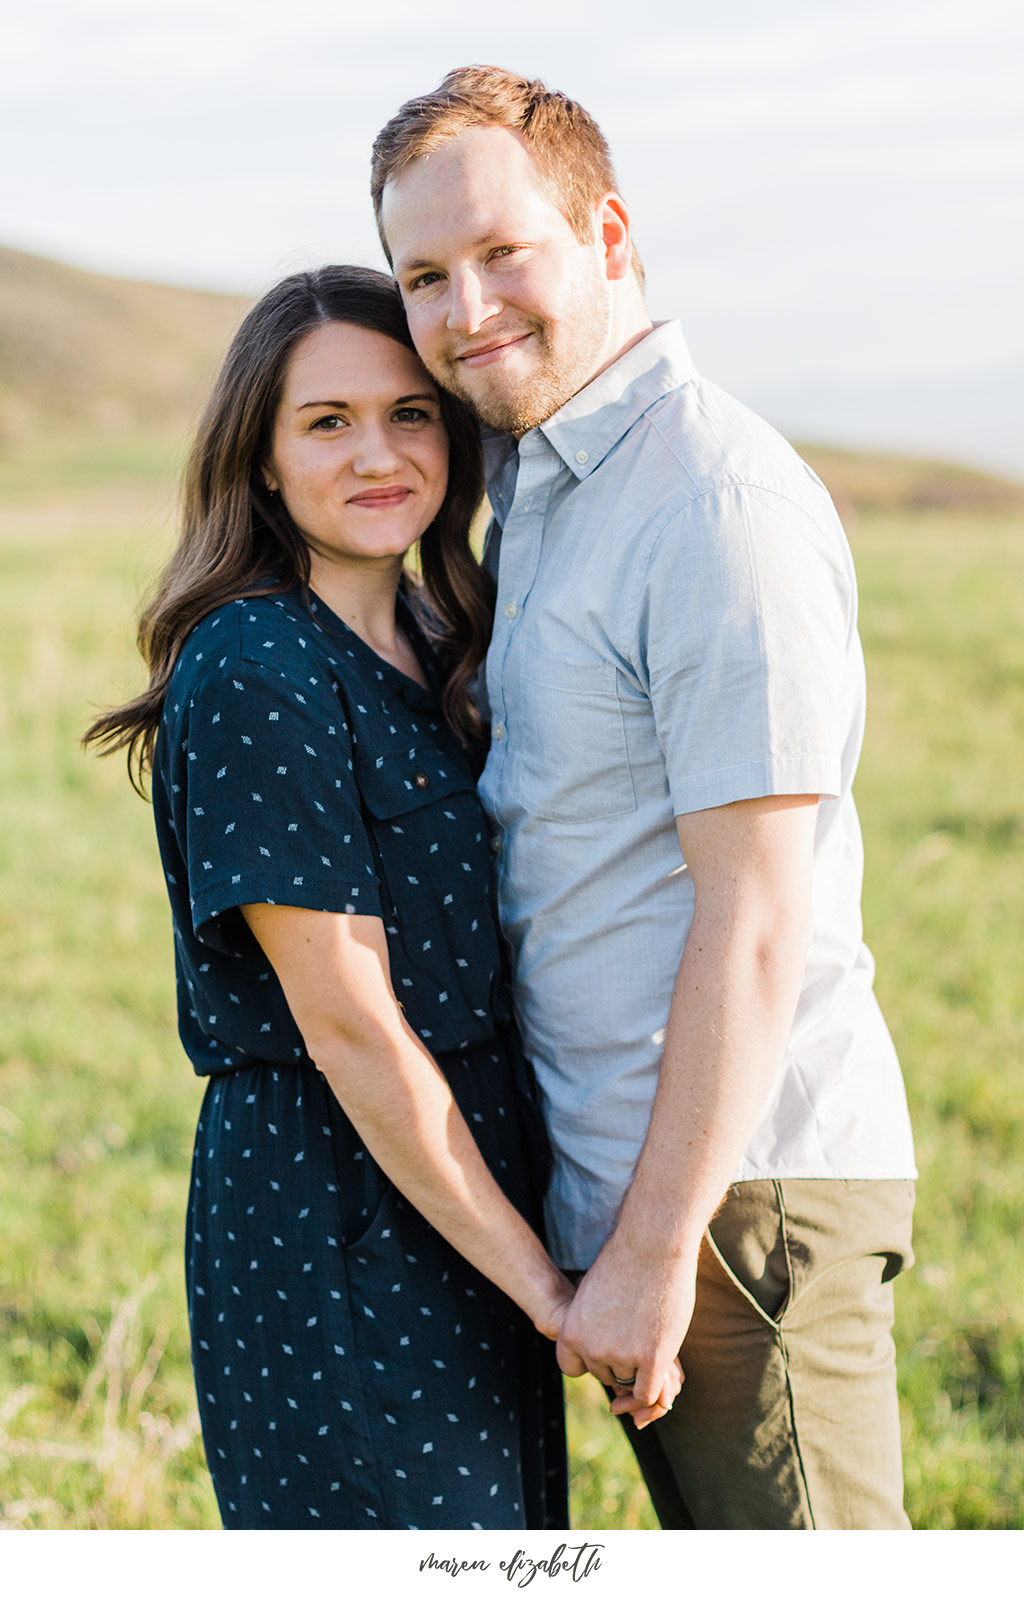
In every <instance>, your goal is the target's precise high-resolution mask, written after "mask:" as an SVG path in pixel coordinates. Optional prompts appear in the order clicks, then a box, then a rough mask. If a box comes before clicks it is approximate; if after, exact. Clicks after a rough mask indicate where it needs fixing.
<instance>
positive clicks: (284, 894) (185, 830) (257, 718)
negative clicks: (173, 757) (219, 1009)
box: [175, 661, 380, 950]
mask: <svg viewBox="0 0 1024 1600" xmlns="http://www.w3.org/2000/svg"><path fill="white" fill-rule="evenodd" d="M182 737H183V742H182V747H181V752H180V754H181V757H182V761H181V765H180V766H179V772H180V774H181V779H182V781H181V782H179V785H178V793H177V794H176V796H175V802H176V803H175V831H176V833H177V834H178V841H179V847H180V849H181V853H182V855H183V856H184V858H185V861H186V863H187V867H188V878H189V888H190V898H191V907H192V923H193V928H194V931H195V933H196V937H197V938H199V939H200V940H201V941H203V942H204V943H207V944H211V945H213V946H214V947H215V948H221V949H224V948H227V949H229V950H230V949H231V948H232V947H233V942H234V941H233V940H232V938H231V934H230V921H226V920H225V918H224V913H226V912H228V911H230V910H231V909H233V908H235V907H238V906H241V905H248V904H270V905H292V906H302V907H305V908H307V909H309V910H314V911H334V912H350V913H352V912H357V913H360V914H362V915H366V916H379V915H380V899H379V895H378V891H377V879H376V875H375V871H374V863H373V856H372V854H371V849H370V844H369V841H368V838H367V834H366V829H365V826H364V823H363V818H362V811H361V807H360V803H359V793H358V790H357V788H356V784H355V780H354V777H353V772H352V749H351V736H350V732H349V729H348V726H347V724H346V721H345V711H344V706H343V703H342V701H341V700H340V699H339V697H338V695H337V692H336V690H335V689H334V687H333V685H332V684H330V683H329V682H328V681H326V680H325V679H323V678H321V680H320V682H319V683H318V684H317V685H316V686H315V688H314V687H311V686H310V685H308V684H302V686H301V687H300V686H299V684H298V683H296V682H295V681H294V680H293V679H292V678H289V677H288V676H286V675H283V674H280V673H278V672H276V671H273V670H271V669H270V668H265V667H262V666H257V665H254V664H252V663H248V662H244V661H235V662H229V663H227V664H226V665H224V666H223V667H222V668H220V669H217V670H215V671H211V672H210V673H207V674H205V675H204V676H203V678H202V679H201V680H200V682H199V683H198V684H197V686H196V687H195V690H194V692H193V695H192V697H191V700H190V703H189V707H188V713H187V716H186V718H185V719H184V721H183V736H182Z"/></svg>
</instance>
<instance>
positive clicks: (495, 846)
mask: <svg viewBox="0 0 1024 1600" xmlns="http://www.w3.org/2000/svg"><path fill="white" fill-rule="evenodd" d="M491 849H492V850H493V851H494V854H495V855H500V854H501V834H500V833H496V834H494V836H493V837H492V839H491Z"/></svg>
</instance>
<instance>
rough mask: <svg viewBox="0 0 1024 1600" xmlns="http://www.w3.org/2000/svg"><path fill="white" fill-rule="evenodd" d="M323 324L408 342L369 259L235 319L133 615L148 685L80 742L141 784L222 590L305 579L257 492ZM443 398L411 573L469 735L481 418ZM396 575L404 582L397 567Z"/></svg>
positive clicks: (487, 587)
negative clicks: (288, 381)
mask: <svg viewBox="0 0 1024 1600" xmlns="http://www.w3.org/2000/svg"><path fill="white" fill-rule="evenodd" d="M325 322H345V323H351V324H352V325H354V326H355V327H359V328H366V329H369V330H370V331H371V332H373V333H381V334H383V335H384V336H385V337H386V338H388V339H394V340H395V341H396V342H397V343H398V344H402V345H405V346H406V347H407V348H408V349H410V350H411V349H412V348H413V344H412V340H411V338H410V337H409V331H408V328H407V327H406V322H405V313H404V311H403V310H402V302H401V297H400V295H399V293H398V289H397V288H396V286H395V284H394V282H393V280H392V279H391V278H388V277H386V276H385V274H384V273H382V272H374V271H372V270H371V269H370V268H368V267H338V266H334V267H321V268H319V269H318V270H317V271H315V272H299V273H296V274H295V275H294V276H292V277H290V278H285V279H284V280H283V281H282V282H281V283H279V284H277V285H275V287H274V288H273V289H271V290H269V291H268V293H267V294H265V295H264V296H263V298H262V299H261V300H260V301H258V302H257V304H256V305H255V306H253V308H252V310H251V311H250V312H249V313H248V315H247V316H246V317H245V320H244V321H243V322H242V325H241V327H240V328H239V330H238V332H237V333H236V335H235V337H234V340H233V341H232V344H231V348H230V349H229V350H228V353H227V356H226V357H225V360H224V365H223V367H222V368H221V371H220V375H219V377H218V378H217V381H216V383H215V385H214V389H213V393H212V395H211V396H210V400H209V403H208V404H207V407H206V411H205V413H204V415H203V418H202V420H201V422H200V424H199V427H198V430H197V433H196V438H195V442H194V444H193V446H192V450H191V453H190V455H189V459H188V465H187V467H186V469H185V479H184V504H183V510H182V532H181V538H180V539H179V541H178V545H177V548H176V549H175V551H174V554H173V555H172V556H171V559H170V561H169V562H168V563H167V566H166V567H165V569H164V571H163V573H162V575H161V577H160V579H159V582H158V584H157V588H156V592H155V594H154V595H153V598H152V599H151V600H150V601H149V602H148V604H147V605H146V607H145V609H144V610H143V611H142V613H141V615H140V617H139V630H138V643H139V650H140V651H141V653H142V656H143V659H144V660H145V662H146V665H147V666H148V668H149V674H150V677H149V685H148V687H147V688H146V689H145V690H144V691H143V693H142V694H140V695H137V696H136V698H135V699H134V700H129V701H128V703H127V704H126V705H123V706H119V707H118V708H117V709H116V710H113V711H107V712H105V713H104V714H103V715H102V716H100V717H97V718H96V720H95V722H93V723H92V725H91V726H90V728H89V729H88V731H87V732H86V734H85V737H84V739H83V743H84V744H86V745H89V744H93V745H96V746H98V748H99V750H100V752H101V753H102V754H104V755H109V754H112V753H113V752H114V751H115V750H126V751H127V757H128V771H129V774H130V776H131V779H132V782H133V784H134V785H135V787H136V788H137V789H139V790H140V791H141V789H142V782H143V779H144V778H145V776H146V774H147V773H149V772H150V770H151V769H152V763H153V749H154V746H155V744H156V735H157V729H158V727H159V723H160V717H161V713H162V710H163V704H164V698H165V696H166V694H167V686H168V684H169V682H170V678H171V673H172V672H173V671H174V666H175V663H176V661H177V659H178V656H179V654H180V652H181V647H182V645H183V644H184V642H185V640H186V638H187V637H188V635H189V633H191V631H192V629H193V628H194V627H195V626H196V624H197V623H198V622H200V621H201V620H202V619H203V617H205V616H207V615H208V613H209V612H211V611H214V610H216V608H217V607H218V606H221V605H224V604H225V603H226V602H228V601H230V600H237V599H240V598H242V597H243V596H245V597H246V598H252V597H255V596H257V595H267V594H280V593H282V592H283V591H284V590H286V589H291V588H293V587H294V586H295V585H296V584H298V585H300V586H302V587H306V586H308V584H309V570H310V568H309V548H308V546H307V544H306V542H305V540H304V539H303V537H302V535H301V534H300V532H299V530H298V528H297V527H296V526H295V524H294V522H293V521H292V519H291V517H290V516H289V515H288V512H287V510H286V509H285V506H284V503H283V501H282V500H281V499H280V497H279V496H274V495H271V493H270V491H269V490H268V489H267V487H266V485H265V483H264V482H263V476H262V472H261V468H262V466H263V463H264V462H265V461H266V460H267V458H268V457H269V454H270V445H271V436H272V433H273V427H274V419H275V416H276V413H277V407H278V403H279V401H280V398H281V393H282V390H283V388H284V382H285V375H286V373H287V370H288V363H289V361H290V360H291V357H292V353H293V351H294V350H295V348H296V346H297V345H298V343H299V342H300V340H302V339H303V338H304V337H305V336H306V334H307V333H309V332H311V331H312V329H314V328H316V327H317V326H319V325H320V324H321V323H325ZM440 394H441V414H442V418H443V421H444V424H445V427H446V429H447V432H448V439H449V464H448V489H447V493H446V494H445V498H444V502H443V504H442V506H441V509H440V511H439V512H438V514H437V516H436V517H435V518H434V521H433V522H432V523H431V525H430V527H429V528H427V529H426V531H425V532H424V534H423V535H422V537H421V539H420V569H421V571H422V574H423V588H424V590H425V592H426V596H427V598H428V600H429V602H430V610H431V612H432V613H433V617H432V618H429V619H428V623H429V624H430V629H429V631H431V633H432V634H433V637H434V643H435V647H436V648H437V650H438V653H439V655H440V657H441V661H442V664H443V665H444V667H445V671H446V678H447V685H446V688H445V693H444V709H445V713H446V715H447V716H448V719H449V721H450V722H451V723H452V725H453V726H454V728H455V729H456V731H457V732H458V734H459V736H460V737H461V738H462V739H463V740H464V741H467V742H468V741H470V740H472V739H474V738H477V737H479V735H480V733H481V723H480V718H479V715H478V713H477V711H476V708H475V707H474V705H473V703H472V701H471V699H470V694H469V686H470V682H471V680H472V678H473V675H474V673H475V672H476V669H477V667H478V666H479V665H480V662H481V661H482V660H483V657H484V654H485V652H486V650H487V644H488V641H489V639H490V632H491V621H492V611H493V601H494V586H493V583H492V581H491V579H490V578H489V577H488V576H487V575H486V574H485V573H484V572H483V571H482V570H481V568H480V567H479V565H478V564H477V561H476V559H475V558H474V556H473V553H472V551H471V550H470V547H469V537H468V534H469V524H470V521H471V519H472V516H473V513H474V511H475V510H476V508H477V506H478V505H479V503H480V499H481V495H482V493H483V469H482V462H481V452H480V440H479V435H478V432H477V426H476V423H475V422H474V421H473V419H472V417H471V416H470V414H469V412H468V411H467V410H466V409H465V407H464V406H463V405H461V404H460V402H459V401H457V400H455V399H454V398H453V397H452V396H451V395H448V394H446V393H445V392H444V391H443V390H441V391H440ZM402 581H403V583H404V584H405V585H406V586H409V584H410V583H411V580H410V579H409V578H408V577H407V576H405V575H403V580H402Z"/></svg>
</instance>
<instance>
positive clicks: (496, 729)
mask: <svg viewBox="0 0 1024 1600" xmlns="http://www.w3.org/2000/svg"><path fill="white" fill-rule="evenodd" d="M491 736H492V738H494V739H504V737H505V724H504V723H503V722H492V723H491Z"/></svg>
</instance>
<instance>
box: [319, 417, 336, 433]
mask: <svg viewBox="0 0 1024 1600" xmlns="http://www.w3.org/2000/svg"><path fill="white" fill-rule="evenodd" d="M342 425H343V424H342V418H341V417H335V416H331V417H317V419H316V421H315V422H314V423H312V424H311V427H313V428H316V429H317V431H318V432H320V433H334V432H336V431H337V429H338V428H340V427H341V426H342Z"/></svg>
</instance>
